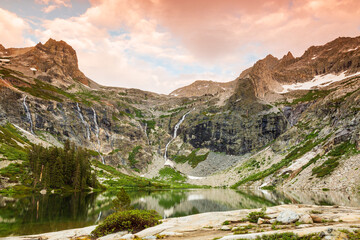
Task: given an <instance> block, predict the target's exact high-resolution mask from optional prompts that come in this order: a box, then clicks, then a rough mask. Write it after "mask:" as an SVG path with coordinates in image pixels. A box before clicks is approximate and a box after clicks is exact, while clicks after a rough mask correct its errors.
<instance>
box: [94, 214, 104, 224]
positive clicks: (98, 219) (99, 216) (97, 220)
mask: <svg viewBox="0 0 360 240" xmlns="http://www.w3.org/2000/svg"><path fill="white" fill-rule="evenodd" d="M101 215H102V211H100V212H99V215H98V217H97V219H96V221H95V223H98V222H99V221H100V219H101Z"/></svg>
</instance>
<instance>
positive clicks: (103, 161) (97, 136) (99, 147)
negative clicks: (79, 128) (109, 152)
mask: <svg viewBox="0 0 360 240" xmlns="http://www.w3.org/2000/svg"><path fill="white" fill-rule="evenodd" d="M91 109H92V110H93V113H94V124H95V136H96V140H97V144H98V148H97V152H98V153H99V155H100V157H101V162H102V164H105V160H104V157H103V155H102V154H101V153H100V149H101V144H100V139H99V125H98V123H97V120H96V118H97V117H96V112H95V110H94V108H91Z"/></svg>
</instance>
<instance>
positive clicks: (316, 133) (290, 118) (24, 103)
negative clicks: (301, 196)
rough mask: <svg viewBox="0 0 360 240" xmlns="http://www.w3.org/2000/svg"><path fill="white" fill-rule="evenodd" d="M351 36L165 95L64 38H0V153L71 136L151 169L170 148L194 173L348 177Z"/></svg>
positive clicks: (270, 181)
mask: <svg viewBox="0 0 360 240" xmlns="http://www.w3.org/2000/svg"><path fill="white" fill-rule="evenodd" d="M359 41H360V38H359V37H358V38H339V39H336V40H334V41H333V42H330V43H328V44H326V45H324V46H318V47H311V48H309V49H308V50H307V51H306V52H305V53H304V55H303V56H301V57H300V58H294V57H293V56H292V54H291V53H290V52H289V53H288V54H287V55H285V56H284V57H283V58H282V59H280V60H279V59H277V58H275V57H273V56H271V55H268V56H267V57H266V58H265V59H263V60H260V61H258V62H257V63H256V64H254V66H253V67H251V68H249V69H247V70H245V71H244V72H243V73H241V74H240V76H239V77H238V78H237V79H235V80H234V81H232V82H229V83H215V82H211V81H196V82H195V83H193V84H191V85H189V86H187V87H184V88H181V89H178V90H176V91H174V92H173V93H172V94H170V95H168V96H166V95H160V94H156V93H151V92H146V91H141V90H137V89H125V88H112V87H103V86H101V85H98V84H96V83H95V82H93V81H91V80H90V79H88V78H86V76H85V75H84V74H83V73H82V72H81V71H80V70H79V69H78V65H77V56H76V52H75V51H74V50H73V49H72V48H71V47H70V46H69V45H67V44H66V43H65V42H63V41H55V40H52V39H50V40H49V41H48V42H47V43H45V44H41V43H39V44H38V45H36V46H35V47H32V48H26V49H6V48H5V47H2V48H0V51H1V53H2V55H1V57H0V58H2V59H8V60H9V61H10V62H8V61H4V63H3V65H2V66H1V67H0V77H1V78H0V117H1V118H0V125H1V126H2V129H0V131H1V132H0V134H2V135H1V136H2V139H3V140H2V141H1V143H0V144H1V146H0V148H1V149H3V150H2V151H0V154H1V155H0V158H1V159H3V160H7V161H15V160H19V161H24V160H25V158H26V156H25V157H24V155H23V154H26V149H27V148H28V147H29V146H30V145H31V143H42V144H44V145H47V146H51V145H54V146H62V144H63V142H65V140H67V139H69V140H71V141H72V142H74V143H76V144H77V145H79V146H82V147H85V148H87V149H89V150H90V152H91V153H92V155H93V158H94V159H97V160H98V161H102V162H104V163H105V164H106V165H110V166H112V167H115V168H117V169H118V170H119V171H122V172H123V173H127V174H138V175H145V176H146V177H150V178H151V177H159V176H160V173H159V170H160V169H161V168H163V165H164V163H165V158H164V155H165V151H166V156H167V158H168V160H169V161H171V162H172V163H173V165H174V167H175V168H176V169H177V170H179V171H180V172H181V173H183V175H184V178H185V179H187V181H188V182H191V183H195V184H206V185H215V186H219V185H227V186H230V185H233V186H234V187H245V186H250V187H259V186H268V187H269V186H271V187H283V186H286V187H291V188H300V187H301V188H313V187H317V188H326V186H328V187H329V188H341V189H345V188H352V189H354V188H356V187H357V185H356V184H357V183H356V182H355V180H357V175H358V174H356V173H357V171H358V170H356V168H358V164H359V162H360V161H358V159H359V150H360V143H359V142H360V140H359V138H360V137H359V132H360V129H359V122H360V114H359V107H358V106H360V102H359V101H360V100H359V99H360V96H359V87H360V82H359V81H360V80H359V79H360V77H359V76H360V75H357V74H356V73H357V72H358V71H359V56H360V52H359V47H360V43H359ZM329 49H330V50H329ZM30 68H35V69H36V71H35V70H34V69H30ZM340 73H342V74H340ZM322 74H325V76H322ZM351 74H352V75H353V76H352V77H350V78H346V76H349V75H351ZM354 74H355V75H354ZM335 80H336V81H335ZM309 86H310V87H311V86H315V87H314V88H312V89H310V87H309ZM299 89H301V90H299ZM176 95H177V96H176ZM10 130H11V131H10ZM175 131H176V134H175ZM174 135H176V136H177V137H176V138H173V136H174ZM6 139H13V140H12V141H14V142H13V143H12V144H10V145H9V144H8V143H7V142H6ZM18 139H21V140H18ZM8 149H14V152H18V153H19V154H17V155H13V156H9V154H8V152H9V151H8ZM162 172H164V171H162ZM343 176H348V177H343ZM160 177H161V176H160ZM349 179H351V181H353V182H349V181H350V180H349ZM359 180H360V179H359ZM330 181H335V182H336V184H329V182H330ZM324 182H325V183H324Z"/></svg>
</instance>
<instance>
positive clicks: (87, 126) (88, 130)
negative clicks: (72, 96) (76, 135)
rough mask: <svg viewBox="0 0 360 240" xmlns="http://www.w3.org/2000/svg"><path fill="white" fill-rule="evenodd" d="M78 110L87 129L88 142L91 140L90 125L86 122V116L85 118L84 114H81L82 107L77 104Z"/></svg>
mask: <svg viewBox="0 0 360 240" xmlns="http://www.w3.org/2000/svg"><path fill="white" fill-rule="evenodd" d="M76 108H77V111H78V113H79V117H80V120H81V122H82V123H83V124H84V126H85V129H86V136H85V137H86V139H87V140H90V128H89V124H88V123H87V122H86V121H85V119H84V116H83V115H82V113H81V109H80V107H79V103H76Z"/></svg>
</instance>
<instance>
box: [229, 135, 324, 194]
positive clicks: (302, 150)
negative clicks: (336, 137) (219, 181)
mask: <svg viewBox="0 0 360 240" xmlns="http://www.w3.org/2000/svg"><path fill="white" fill-rule="evenodd" d="M329 136H330V135H328V136H327V137H325V138H324V139H319V140H317V141H313V140H308V141H306V142H305V143H304V144H303V145H302V146H300V147H297V148H295V149H294V150H293V151H291V152H290V153H289V154H288V155H287V156H286V157H285V158H284V159H282V160H281V161H280V162H278V163H275V164H273V165H271V167H270V168H268V169H266V170H264V171H261V172H257V173H254V174H252V175H250V176H248V177H246V178H244V179H242V180H240V181H239V182H237V183H236V184H234V185H232V186H231V187H232V188H237V187H239V186H240V185H242V184H245V183H247V182H250V181H257V180H260V179H263V178H265V177H267V176H269V175H271V174H273V173H275V172H276V171H278V170H279V169H281V168H282V167H284V166H287V165H288V164H289V163H291V162H292V161H293V160H295V159H298V158H300V157H302V156H303V155H304V154H306V153H307V152H309V151H310V150H311V149H313V148H314V147H315V146H317V145H319V144H320V143H321V142H323V141H325V140H326V139H327V138H328V137H329Z"/></svg>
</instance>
